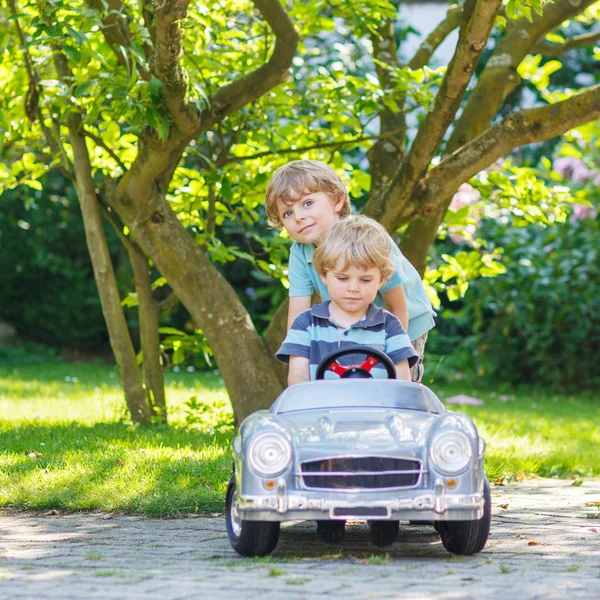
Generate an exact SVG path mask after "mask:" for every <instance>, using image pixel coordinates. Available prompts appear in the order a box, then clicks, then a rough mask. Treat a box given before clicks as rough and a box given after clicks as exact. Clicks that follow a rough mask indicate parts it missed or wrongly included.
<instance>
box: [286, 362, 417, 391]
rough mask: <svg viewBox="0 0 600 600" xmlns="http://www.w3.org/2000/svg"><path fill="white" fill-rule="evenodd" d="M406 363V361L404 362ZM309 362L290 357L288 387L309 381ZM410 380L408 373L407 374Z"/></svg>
mask: <svg viewBox="0 0 600 600" xmlns="http://www.w3.org/2000/svg"><path fill="white" fill-rule="evenodd" d="M404 362H406V361H404ZM309 365H310V362H309V360H308V358H305V357H304V356H290V370H289V371H288V385H294V384H295V383H302V382H303V381H310V369H309ZM409 378H410V373H409Z"/></svg>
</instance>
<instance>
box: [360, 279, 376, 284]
mask: <svg viewBox="0 0 600 600" xmlns="http://www.w3.org/2000/svg"><path fill="white" fill-rule="evenodd" d="M371 281H373V280H372V279H361V280H360V282H361V283H371Z"/></svg>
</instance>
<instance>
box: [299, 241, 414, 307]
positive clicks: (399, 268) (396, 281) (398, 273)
mask: <svg viewBox="0 0 600 600" xmlns="http://www.w3.org/2000/svg"><path fill="white" fill-rule="evenodd" d="M392 246H393V252H394V265H395V267H396V268H395V269H394V272H393V273H392V276H391V277H390V278H389V279H388V280H387V281H386V282H385V285H383V286H382V287H381V289H380V290H379V291H380V293H382V294H385V292H389V291H390V290H393V289H394V288H395V287H398V286H399V285H402V284H403V283H404V282H405V281H406V273H405V272H404V261H405V260H406V259H405V258H404V256H403V254H402V252H400V248H398V246H397V245H396V242H394V240H392ZM290 295H291V294H290Z"/></svg>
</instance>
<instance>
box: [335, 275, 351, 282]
mask: <svg viewBox="0 0 600 600" xmlns="http://www.w3.org/2000/svg"><path fill="white" fill-rule="evenodd" d="M337 278H338V281H348V278H347V277H343V276H342V275H338V276H337Z"/></svg>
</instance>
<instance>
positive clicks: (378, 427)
mask: <svg viewBox="0 0 600 600" xmlns="http://www.w3.org/2000/svg"><path fill="white" fill-rule="evenodd" d="M438 417H439V415H435V414H432V413H427V412H421V411H411V410H386V409H383V410H373V409H362V410H361V409H333V410H327V411H298V412H291V413H286V414H283V415H278V420H279V421H280V423H281V424H282V425H283V426H284V427H285V428H286V429H287V431H288V432H289V433H290V435H291V437H292V440H293V445H294V446H295V447H296V448H298V447H305V448H308V447H311V446H319V447H329V448H332V449H333V448H339V449H340V450H342V449H352V450H357V451H368V450H376V449H388V450H392V449H394V448H398V447H406V446H421V445H423V443H424V442H425V439H426V437H427V433H428V431H429V429H430V427H431V425H432V424H433V422H434V421H435V420H436V418H438Z"/></svg>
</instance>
